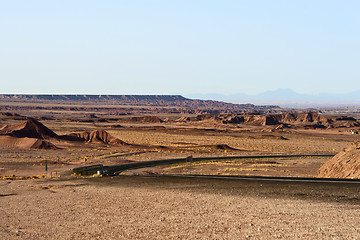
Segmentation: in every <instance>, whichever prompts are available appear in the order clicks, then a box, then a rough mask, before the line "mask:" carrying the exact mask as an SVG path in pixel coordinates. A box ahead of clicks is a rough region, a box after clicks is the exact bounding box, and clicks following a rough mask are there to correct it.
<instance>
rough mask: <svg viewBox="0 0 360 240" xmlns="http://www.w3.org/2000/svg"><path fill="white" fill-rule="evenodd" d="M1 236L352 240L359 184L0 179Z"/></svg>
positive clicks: (355, 234) (355, 231) (358, 212)
mask: <svg viewBox="0 0 360 240" xmlns="http://www.w3.org/2000/svg"><path fill="white" fill-rule="evenodd" d="M0 189H1V196H0V215H1V218H0V226H1V228H0V230H1V231H0V238H1V239H245V238H250V239H358V238H359V237H360V230H359V228H358V226H359V225H360V218H359V216H360V187H359V186H358V185H354V184H353V185H342V184H335V185H326V184H311V183H307V184H304V183H301V184H300V183H297V184H294V183H273V182H268V183H264V182H262V183H259V182H249V181H231V180H205V179H173V178H156V177H127V176H120V177H113V178H92V179H73V180H61V181H59V180H28V181H8V182H7V181H1V182H0Z"/></svg>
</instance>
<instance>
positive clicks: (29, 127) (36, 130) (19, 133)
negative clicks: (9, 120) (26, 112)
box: [0, 119, 58, 139]
mask: <svg viewBox="0 0 360 240" xmlns="http://www.w3.org/2000/svg"><path fill="white" fill-rule="evenodd" d="M0 135H9V136H12V137H17V138H25V137H27V138H39V139H50V138H58V135H57V134H56V133H54V132H53V131H51V130H50V129H48V128H47V127H45V126H44V125H43V124H42V123H40V122H38V121H36V120H35V119H29V120H27V121H26V122H24V123H22V124H14V125H5V126H3V127H2V128H0Z"/></svg>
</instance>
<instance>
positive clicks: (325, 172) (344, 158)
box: [318, 142, 360, 179]
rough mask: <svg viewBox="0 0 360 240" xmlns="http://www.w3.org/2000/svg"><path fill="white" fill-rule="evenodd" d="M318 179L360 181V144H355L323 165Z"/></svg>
mask: <svg viewBox="0 0 360 240" xmlns="http://www.w3.org/2000/svg"><path fill="white" fill-rule="evenodd" d="M318 177H321V178H358V179H360V142H354V143H353V144H351V145H350V146H348V147H346V148H345V149H343V151H341V152H339V153H338V154H336V156H334V157H333V158H332V159H330V160H329V161H327V162H326V163H325V164H324V165H322V166H321V167H320V168H319V170H318Z"/></svg>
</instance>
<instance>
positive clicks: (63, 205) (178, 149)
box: [0, 96, 360, 239]
mask: <svg viewBox="0 0 360 240" xmlns="http://www.w3.org/2000/svg"><path fill="white" fill-rule="evenodd" d="M79 98H80V99H71V98H70V97H69V96H68V97H62V98H61V99H51V98H50V99H41V98H40V99H39V98H34V97H28V98H25V97H23V98H20V99H18V98H16V97H14V96H10V97H8V96H3V98H1V102H0V110H1V111H0V112H1V116H0V118H1V119H0V153H1V155H0V176H1V179H2V180H1V181H0V217H1V218H0V238H1V239H359V238H360V230H359V229H360V227H359V226H360V218H359V217H360V187H359V183H355V182H354V183H353V184H345V183H341V182H340V183H333V184H328V183H325V182H296V181H295V182H294V181H285V182H280V181H276V180H271V181H270V180H269V181H258V180H234V179H208V178H197V177H194V176H193V175H211V176H229V175H231V176H233V175H234V176H270V177H306V178H316V177H318V174H319V168H320V167H321V166H323V165H324V164H325V163H326V162H328V161H329V160H330V159H331V158H332V156H330V155H336V154H338V153H339V152H341V151H343V149H344V148H346V147H348V146H349V145H351V144H352V143H353V142H356V141H358V140H359V135H358V134H356V132H358V131H359V129H360V120H359V118H360V115H359V110H358V109H353V108H352V109H346V108H344V109H341V111H339V109H336V110H334V109H302V110H294V109H281V108H279V107H277V106H262V107H257V106H252V105H243V106H241V105H239V106H238V105H231V104H229V105H226V104H225V105H224V104H223V103H218V102H211V101H204V102H202V101H201V100H197V101H194V102H193V101H191V100H187V99H185V100H184V99H182V98H179V97H173V98H171V97H170V96H169V97H167V98H161V97H153V98H150V99H139V98H138V97H136V96H135V97H123V99H122V100H121V101H120V100H119V99H113V98H111V97H108V98H107V99H106V100H104V101H103V100H102V98H104V97H102V98H101V97H97V100H96V101H95V100H94V99H90V100H89V99H84V98H81V97H79ZM99 99H100V100H99ZM304 154H305V155H329V156H321V157H297V158H287V157H279V158H251V159H246V160H244V159H230V160H229V159H225V160H221V161H212V160H208V161H202V162H194V163H192V164H191V166H190V165H189V164H188V163H187V164H185V163H182V164H172V165H162V166H155V167H148V168H142V169H136V170H128V171H124V172H121V173H120V175H119V176H104V177H102V176H98V175H96V174H95V175H92V176H77V175H74V174H73V173H72V169H73V168H76V167H82V166H87V165H95V164H103V165H116V164H122V163H131V162H140V161H150V160H161V159H171V158H186V157H189V156H192V157H194V158H196V157H219V156H221V157H223V156H251V155H253V156H259V155H260V156H262V155H304ZM174 175H176V176H174ZM181 176H183V177H181ZM325 177H326V176H325Z"/></svg>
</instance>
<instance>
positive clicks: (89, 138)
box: [64, 130, 128, 145]
mask: <svg viewBox="0 0 360 240" xmlns="http://www.w3.org/2000/svg"><path fill="white" fill-rule="evenodd" d="M64 138H65V139H67V140H72V141H84V142H88V143H94V142H97V143H105V144H112V145H128V144H127V143H126V142H124V141H122V140H120V139H118V138H116V137H113V136H112V135H110V134H109V133H108V132H106V131H104V130H96V131H92V132H82V133H72V134H69V135H67V136H64Z"/></svg>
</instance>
